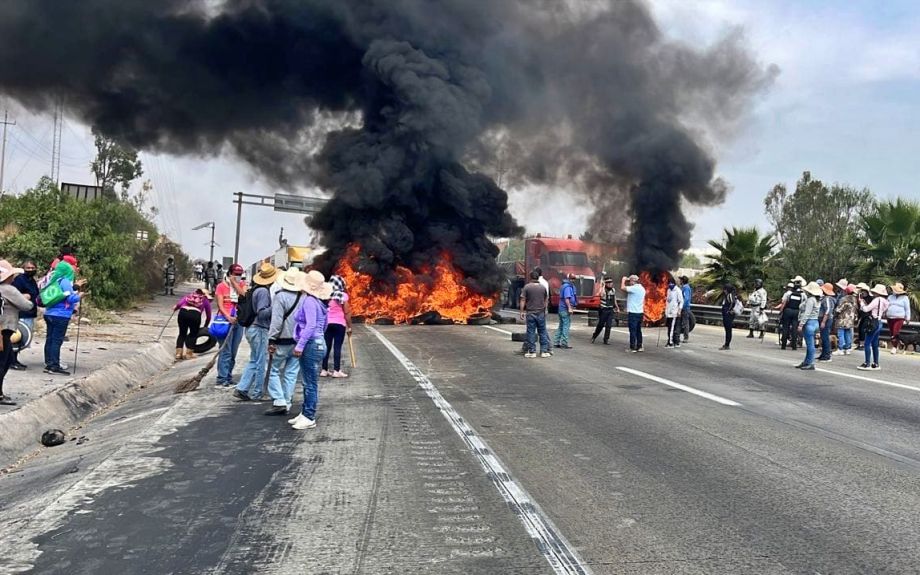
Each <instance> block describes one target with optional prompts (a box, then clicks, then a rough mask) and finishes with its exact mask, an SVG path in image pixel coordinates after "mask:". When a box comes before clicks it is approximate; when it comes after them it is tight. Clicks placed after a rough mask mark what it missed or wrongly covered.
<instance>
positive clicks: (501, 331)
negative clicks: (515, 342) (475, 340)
mask: <svg viewBox="0 0 920 575" xmlns="http://www.w3.org/2000/svg"><path fill="white" fill-rule="evenodd" d="M482 327H484V328H486V329H491V330H492V331H497V332H498V333H503V334H505V335H512V334H511V332H510V331H508V330H507V329H500V328H497V327H492V326H491V325H484V326H482Z"/></svg>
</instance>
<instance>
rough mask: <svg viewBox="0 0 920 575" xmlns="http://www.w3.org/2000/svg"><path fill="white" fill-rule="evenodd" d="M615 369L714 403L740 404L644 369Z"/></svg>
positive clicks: (735, 405)
mask: <svg viewBox="0 0 920 575" xmlns="http://www.w3.org/2000/svg"><path fill="white" fill-rule="evenodd" d="M617 369H618V370H620V371H623V372H626V373H631V374H632V375H636V376H639V377H642V378H645V379H648V380H651V381H656V382H658V383H661V384H664V385H667V386H668V387H673V388H675V389H680V390H682V391H686V392H687V393H692V394H693V395H698V396H700V397H703V398H705V399H708V400H710V401H715V402H716V403H721V404H722V405H729V406H732V407H739V406H740V405H741V404H740V403H738V402H737V401H732V400H730V399H725V398H724V397H720V396H718V395H715V394H712V393H709V392H707V391H701V390H699V389H696V388H693V387H690V386H689V385H684V384H682V383H677V382H676V381H671V380H670V379H665V378H663V377H658V376H657V375H652V374H650V373H645V372H644V371H639V370H638V369H632V368H629V367H620V366H618V367H617Z"/></svg>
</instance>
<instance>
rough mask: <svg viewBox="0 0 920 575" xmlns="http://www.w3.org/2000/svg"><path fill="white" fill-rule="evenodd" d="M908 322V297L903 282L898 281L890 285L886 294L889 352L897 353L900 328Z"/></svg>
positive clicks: (899, 341) (899, 342) (899, 343)
mask: <svg viewBox="0 0 920 575" xmlns="http://www.w3.org/2000/svg"><path fill="white" fill-rule="evenodd" d="M909 323H910V298H908V297H907V290H905V289H904V284H902V283H901V282H898V283H896V284H894V285H893V286H891V295H890V296H888V331H889V332H890V333H891V353H893V354H894V353H898V348H899V347H900V346H901V340H900V339H899V338H898V336H899V335H900V334H901V328H902V327H904V326H905V325H907V324H909Z"/></svg>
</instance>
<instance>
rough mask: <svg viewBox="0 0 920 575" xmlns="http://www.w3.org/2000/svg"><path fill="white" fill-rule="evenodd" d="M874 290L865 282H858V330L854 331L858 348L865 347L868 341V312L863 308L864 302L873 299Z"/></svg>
mask: <svg viewBox="0 0 920 575" xmlns="http://www.w3.org/2000/svg"><path fill="white" fill-rule="evenodd" d="M870 290H872V288H871V287H869V285H868V284H866V283H865V282H859V283H858V284H856V330H855V332H854V333H853V339H855V340H856V349H863V343H864V342H865V341H866V318H867V315H866V313H865V312H864V311H863V310H862V304H864V303H869V302H870V301H872V294H871V293H869V292H870Z"/></svg>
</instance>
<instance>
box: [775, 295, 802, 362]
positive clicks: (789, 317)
mask: <svg viewBox="0 0 920 575" xmlns="http://www.w3.org/2000/svg"><path fill="white" fill-rule="evenodd" d="M796 279H798V278H796ZM786 288H787V289H786V293H785V294H783V303H782V304H781V305H780V310H781V311H780V333H781V336H780V349H786V344H787V343H789V340H792V350H793V351H795V350H796V349H798V343H799V336H798V331H797V330H798V325H799V308H800V307H801V305H802V300H804V299H805V296H804V295H803V294H802V284H801V283H800V282H798V281H791V282H789V283H788V284H787V285H786Z"/></svg>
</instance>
